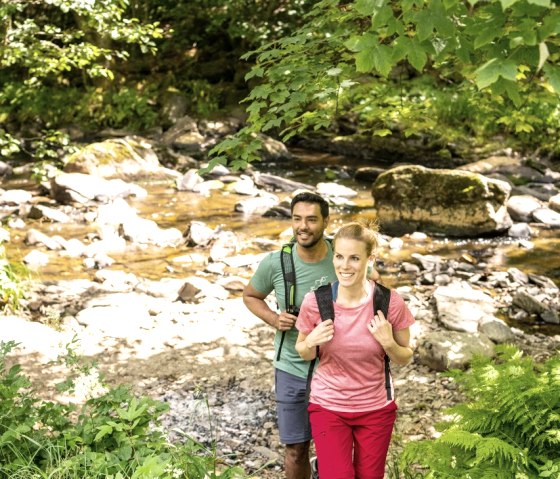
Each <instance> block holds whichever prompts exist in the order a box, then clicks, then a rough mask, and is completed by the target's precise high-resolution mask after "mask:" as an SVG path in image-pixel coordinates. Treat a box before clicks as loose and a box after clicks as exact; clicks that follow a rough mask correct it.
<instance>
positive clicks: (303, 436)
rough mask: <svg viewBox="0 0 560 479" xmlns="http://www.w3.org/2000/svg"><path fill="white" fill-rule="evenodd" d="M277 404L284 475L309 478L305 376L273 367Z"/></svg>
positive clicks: (294, 478)
mask: <svg viewBox="0 0 560 479" xmlns="http://www.w3.org/2000/svg"><path fill="white" fill-rule="evenodd" d="M275 386H276V408H277V414H278V432H279V434H280V442H281V443H283V444H285V445H286V449H285V451H284V473H285V477H286V479H309V477H310V475H311V466H310V464H309V443H310V441H311V426H310V425H309V414H308V412H307V401H306V398H305V397H306V390H307V380H306V379H305V378H300V377H297V376H294V375H293V374H289V373H286V372H284V371H280V370H278V369H277V370H276V371H275Z"/></svg>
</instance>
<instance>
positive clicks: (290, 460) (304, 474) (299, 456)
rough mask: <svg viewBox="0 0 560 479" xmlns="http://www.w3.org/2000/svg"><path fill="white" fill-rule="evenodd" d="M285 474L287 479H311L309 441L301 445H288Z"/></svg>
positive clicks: (285, 457)
mask: <svg viewBox="0 0 560 479" xmlns="http://www.w3.org/2000/svg"><path fill="white" fill-rule="evenodd" d="M284 474H285V475H286V479H309V478H310V477H311V466H310V464H309V441H308V442H302V443H300V444H286V450H285V453H284Z"/></svg>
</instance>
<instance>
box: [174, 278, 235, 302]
mask: <svg viewBox="0 0 560 479" xmlns="http://www.w3.org/2000/svg"><path fill="white" fill-rule="evenodd" d="M177 295H178V297H179V299H181V301H184V302H188V303H192V302H197V301H200V300H201V299H203V298H208V297H210V298H215V299H221V300H224V299H227V298H228V296H229V293H228V291H227V289H225V288H224V287H223V286H220V285H218V284H215V283H211V282H210V281H208V280H207V279H205V278H200V277H198V276H191V277H189V278H187V279H186V280H185V282H184V284H183V286H181V288H180V289H179V291H178V292H177Z"/></svg>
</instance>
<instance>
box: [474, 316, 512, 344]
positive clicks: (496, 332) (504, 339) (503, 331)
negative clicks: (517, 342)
mask: <svg viewBox="0 0 560 479" xmlns="http://www.w3.org/2000/svg"><path fill="white" fill-rule="evenodd" d="M478 330H479V331H480V332H481V333H482V334H484V335H485V336H487V337H488V338H489V339H491V340H492V341H494V342H495V343H497V344H502V343H510V342H512V341H513V340H514V339H515V334H513V331H512V330H511V328H510V327H509V326H508V325H507V324H506V323H505V321H502V320H501V319H498V318H496V317H494V316H484V317H483V318H482V319H481V320H480V322H479V324H478Z"/></svg>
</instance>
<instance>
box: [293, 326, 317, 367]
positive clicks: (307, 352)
mask: <svg viewBox="0 0 560 479" xmlns="http://www.w3.org/2000/svg"><path fill="white" fill-rule="evenodd" d="M307 336H308V335H307V334H304V333H301V332H300V333H299V334H298V337H297V341H296V351H297V352H298V354H299V355H300V356H301V359H303V360H304V361H311V360H312V359H315V357H316V356H317V347H316V346H311V347H309V346H307V342H306V340H307Z"/></svg>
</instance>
